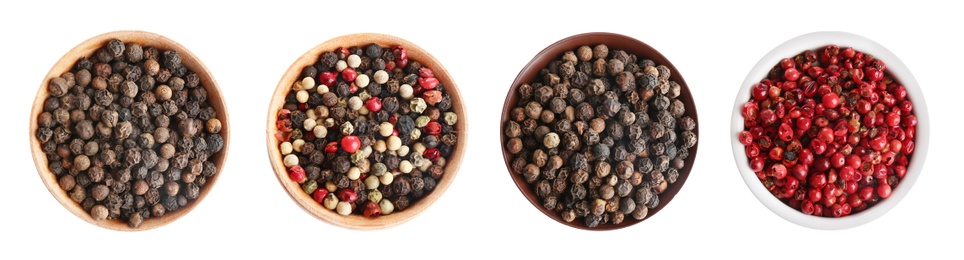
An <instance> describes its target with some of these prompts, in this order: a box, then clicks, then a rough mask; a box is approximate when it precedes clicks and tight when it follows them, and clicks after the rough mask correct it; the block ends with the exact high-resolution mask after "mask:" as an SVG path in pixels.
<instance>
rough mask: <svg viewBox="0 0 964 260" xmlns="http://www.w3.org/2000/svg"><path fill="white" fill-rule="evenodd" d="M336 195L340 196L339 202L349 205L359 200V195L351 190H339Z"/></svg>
mask: <svg viewBox="0 0 964 260" xmlns="http://www.w3.org/2000/svg"><path fill="white" fill-rule="evenodd" d="M335 195H336V196H338V200H340V201H344V202H348V203H354V202H355V201H356V200H358V194H356V193H355V190H352V189H349V188H342V189H338V191H337V192H336V194H335Z"/></svg>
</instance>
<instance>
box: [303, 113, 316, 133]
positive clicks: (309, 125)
mask: <svg viewBox="0 0 964 260" xmlns="http://www.w3.org/2000/svg"><path fill="white" fill-rule="evenodd" d="M312 111H314V110H308V112H312ZM302 124H303V125H304V127H305V130H308V131H313V130H314V129H315V126H316V125H318V121H317V120H315V119H313V118H311V117H308V118H307V119H305V122H304V123H302Z"/></svg>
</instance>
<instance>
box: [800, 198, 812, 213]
mask: <svg viewBox="0 0 964 260" xmlns="http://www.w3.org/2000/svg"><path fill="white" fill-rule="evenodd" d="M800 211H802V212H803V214H807V215H813V203H812V202H810V201H805V202H803V204H801V205H800Z"/></svg>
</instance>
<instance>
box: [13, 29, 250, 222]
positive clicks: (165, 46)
mask: <svg viewBox="0 0 964 260" xmlns="http://www.w3.org/2000/svg"><path fill="white" fill-rule="evenodd" d="M111 39H120V40H122V41H124V42H125V43H127V42H135V43H138V44H141V45H143V46H152V47H156V48H158V49H161V50H174V51H177V53H178V54H180V55H181V59H182V62H183V64H184V66H187V68H188V69H190V70H192V71H194V72H195V73H197V74H198V76H200V79H201V85H203V86H204V88H205V89H206V90H207V92H208V102H210V104H211V107H213V108H214V109H216V110H217V118H218V119H220V120H221V136H222V137H223V138H224V148H223V149H221V151H220V152H218V154H216V155H214V156H212V157H211V159H212V160H213V162H214V164H215V165H216V166H217V173H216V174H215V175H214V176H212V177H210V178H208V180H207V183H206V184H205V185H204V187H202V188H201V193H200V196H198V198H197V199H196V200H193V201H190V202H188V204H187V205H185V206H183V207H180V208H179V209H178V210H176V211H174V212H168V213H167V214H164V216H162V217H160V218H149V219H145V220H144V222H143V223H141V225H140V226H138V227H136V228H131V227H129V226H128V225H127V223H126V222H125V221H122V220H116V219H114V220H110V219H108V220H101V221H97V220H94V219H93V218H91V216H90V214H89V213H88V212H87V211H85V210H84V209H83V208H82V207H81V206H80V204H78V203H76V202H74V201H73V200H71V199H70V196H69V195H68V194H67V192H66V191H64V190H63V189H61V188H60V185H59V184H58V181H57V176H56V175H55V174H54V173H53V172H51V171H50V169H49V168H48V166H47V165H48V162H47V157H46V156H45V155H44V152H43V150H42V149H41V147H40V141H39V140H38V139H37V135H36V132H37V128H38V122H37V117H38V116H39V115H40V113H42V112H43V105H44V100H46V98H47V96H48V92H47V85H48V84H49V82H50V79H52V78H54V77H58V76H60V75H61V74H63V73H64V72H67V71H70V69H71V68H73V66H74V64H75V63H76V62H77V60H78V59H80V58H82V57H90V56H93V55H94V52H95V51H96V50H97V49H99V48H101V47H102V46H104V45H105V44H107V42H109V41H110V40H111ZM230 132H231V127H230V123H229V122H228V110H227V107H226V106H225V103H224V97H223V96H222V95H221V90H220V88H218V83H217V82H216V81H214V76H212V75H211V72H210V71H208V68H207V67H205V66H204V63H201V60H200V59H198V57H197V56H194V54H193V53H191V51H189V50H188V49H187V48H185V47H184V46H181V44H178V43H177V42H175V41H173V40H171V39H168V38H167V37H164V36H161V35H158V34H154V33H150V32H143V31H115V32H109V33H105V34H101V35H97V36H94V37H93V38H90V39H88V40H86V41H84V42H82V43H80V44H79V45H77V47H74V48H73V49H71V50H70V51H68V52H67V54H64V56H63V57H62V58H60V60H59V61H57V63H56V64H54V66H53V68H51V69H50V72H48V73H47V76H45V77H44V79H43V81H42V82H41V83H40V90H38V91H37V97H36V98H35V99H34V102H33V108H32V109H31V111H30V151H31V152H32V153H33V161H34V164H35V165H36V166H37V172H38V173H40V178H41V179H43V182H44V184H45V185H47V190H49V191H50V194H52V195H53V196H54V198H56V199H57V201H59V202H60V204H62V205H64V207H65V208H67V210H69V211H70V212H71V213H74V215H76V216H77V217H79V218H81V219H83V220H84V221H87V222H89V223H91V224H94V225H96V226H99V227H102V228H106V229H112V230H119V231H141V230H149V229H154V228H157V227H160V226H163V225H166V224H168V223H171V222H173V221H175V220H177V219H179V218H181V217H182V216H184V215H185V214H187V213H188V212H191V210H192V209H194V207H196V206H197V205H198V204H199V203H201V200H203V199H204V197H206V196H207V194H208V193H209V192H210V191H211V188H212V187H214V184H215V183H216V182H217V180H218V177H219V176H221V169H223V166H224V160H225V159H226V158H227V156H228V146H229V144H230V143H231V142H230V140H231V139H230V138H231V135H230Z"/></svg>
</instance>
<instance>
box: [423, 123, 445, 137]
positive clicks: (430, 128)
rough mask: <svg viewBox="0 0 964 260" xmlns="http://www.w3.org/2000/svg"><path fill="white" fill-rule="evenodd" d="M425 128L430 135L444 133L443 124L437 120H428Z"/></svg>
mask: <svg viewBox="0 0 964 260" xmlns="http://www.w3.org/2000/svg"><path fill="white" fill-rule="evenodd" d="M423 130H425V133H428V134H430V135H438V134H440V133H442V124H439V122H435V121H432V122H428V124H426V125H425V127H424V128H423Z"/></svg>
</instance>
